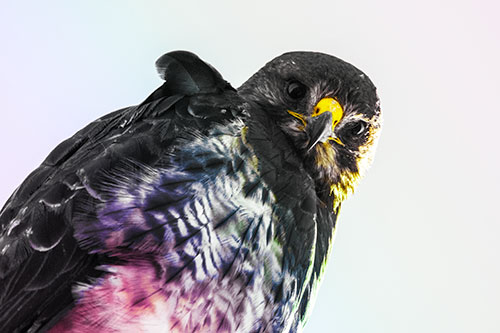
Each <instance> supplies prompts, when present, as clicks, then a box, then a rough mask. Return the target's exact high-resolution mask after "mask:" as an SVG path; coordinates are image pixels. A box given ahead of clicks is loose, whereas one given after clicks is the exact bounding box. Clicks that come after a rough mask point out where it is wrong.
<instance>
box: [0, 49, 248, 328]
mask: <svg viewBox="0 0 500 333" xmlns="http://www.w3.org/2000/svg"><path fill="white" fill-rule="evenodd" d="M157 67H158V70H159V72H160V75H161V76H162V77H163V78H164V79H166V82H165V83H164V84H163V85H162V86H161V87H160V88H159V89H158V90H156V91H155V92H154V93H153V94H152V95H151V96H149V97H148V98H147V99H146V100H145V101H144V102H143V103H141V104H140V105H138V106H134V107H129V108H125V109H121V110H118V111H115V112H113V113H110V114H108V115H106V116H104V117H102V118H100V119H98V120H96V121H94V122H93V123H91V124H89V125H88V126H86V127H85V128H83V129H82V130H80V131H79V132H77V133H76V134H75V135H74V136H73V137H71V138H69V139H67V140H66V141H64V142H62V143H61V144H60V145H58V146H57V147H56V148H55V149H54V150H53V151H52V152H51V153H50V154H49V156H48V157H47V158H46V159H45V161H43V163H42V164H41V165H40V167H38V168H37V169H36V170H35V171H33V172H32V173H31V174H30V175H29V176H28V177H27V179H26V180H25V181H24V182H23V183H22V184H21V186H20V187H19V188H18V189H17V190H16V191H15V192H14V194H13V195H12V196H11V197H10V198H9V200H8V201H7V203H6V204H5V206H4V207H3V208H2V210H1V211H0V254H1V257H0V328H1V330H2V331H12V330H15V329H18V330H24V329H27V328H29V327H31V328H32V329H33V328H35V329H36V327H41V326H42V325H44V324H46V323H47V322H49V321H50V320H53V321H54V320H56V319H57V318H58V317H60V316H61V315H62V313H63V312H64V310H65V309H67V308H68V307H70V306H71V304H72V302H73V297H72V294H71V289H72V287H73V286H74V284H75V282H76V281H78V282H80V283H88V282H91V281H92V279H93V278H96V277H99V276H101V275H102V274H104V272H103V271H102V270H100V269H99V266H100V265H104V264H107V263H109V262H113V261H116V260H117V259H116V258H114V257H113V256H112V255H110V254H112V253H113V252H114V253H115V254H116V251H115V250H116V249H117V248H123V247H126V246H127V245H130V246H131V247H132V248H134V244H139V243H140V240H139V238H140V236H139V234H141V232H143V231H144V228H143V229H141V228H140V226H139V227H138V228H135V229H134V228H130V230H123V235H122V236H123V237H124V238H123V239H122V240H121V243H120V242H116V243H113V242H112V241H109V240H106V239H105V237H106V236H105V235H106V232H105V231H102V232H101V231H99V232H97V229H96V226H99V227H101V228H103V224H105V223H108V222H109V221H111V220H112V219H115V218H118V215H117V214H119V212H118V211H119V209H118V210H114V211H113V208H111V206H110V205H108V204H112V205H115V204H116V200H118V201H120V204H124V203H125V201H126V196H127V195H132V196H134V197H135V196H140V195H141V193H140V191H142V190H143V189H142V188H141V187H140V186H142V185H140V181H139V180H149V179H146V178H145V177H149V176H151V172H152V170H155V169H156V168H161V167H162V165H163V163H168V161H166V160H165V156H169V154H170V153H171V152H172V150H173V149H175V148H173V147H174V146H175V144H174V142H178V141H179V140H180V141H182V140H183V135H185V134H186V133H188V134H190V133H198V135H201V134H203V133H205V132H206V131H208V130H209V129H210V128H211V127H213V125H214V124H220V123H224V122H227V121H228V120H231V119H234V115H235V114H237V113H239V112H240V109H239V108H238V107H237V106H236V105H237V95H236V93H235V92H234V89H232V88H231V87H230V86H229V84H228V83H227V82H226V81H224V80H223V79H222V77H221V76H220V74H219V73H218V72H217V71H215V70H214V69H213V68H212V67H210V66H209V65H207V64H206V63H204V62H202V61H201V60H200V59H198V58H197V57H196V56H195V55H193V54H190V53H187V52H172V53H169V54H167V55H165V56H163V57H162V58H160V59H159V61H158V62H157ZM186 141H187V139H186ZM165 167H166V168H168V166H165ZM127 170H128V171H130V173H129V174H127V175H128V176H129V177H128V178H125V177H121V176H123V175H124V174H126V171H127ZM172 172H173V173H170V174H169V175H168V176H166V177H163V178H161V179H162V181H161V184H159V185H158V184H157V185H158V186H159V187H160V188H161V189H163V190H164V191H160V192H161V194H154V195H152V196H151V198H149V197H148V198H147V200H146V201H144V203H147V204H148V205H149V206H147V207H142V208H144V209H145V210H148V209H150V208H151V207H153V206H154V205H156V204H158V205H160V204H162V205H164V206H168V205H169V204H173V202H172V200H180V201H182V200H187V198H188V196H187V194H186V193H184V194H183V191H185V190H186V189H185V188H184V187H183V186H184V185H182V184H185V183H188V182H190V181H194V180H195V178H193V176H192V175H189V174H188V173H186V172H184V173H183V171H172ZM134 177H135V179H134ZM141 177H142V178H141ZM124 181H127V182H132V181H137V183H136V184H135V185H137V186H139V187H137V186H136V187H134V184H131V183H129V184H128V185H130V186H129V187H127V189H130V190H136V191H139V192H137V193H128V194H125V193H124V192H123V191H124V189H123V187H124V186H123V184H122V183H120V182H124ZM120 186H122V188H121V190H123V191H122V192H121V193H122V194H123V195H122V196H120V195H119V194H118V195H116V196H113V193H114V192H113V191H115V190H120ZM169 186H170V187H169ZM160 188H157V190H160ZM117 198H118V199H117ZM155 200H159V201H160V202H161V201H162V200H165V202H162V203H155ZM180 201H178V202H180ZM124 207H125V206H124ZM127 207H128V206H127ZM122 208H123V207H122ZM122 211H123V214H126V213H125V212H127V211H129V209H128V208H124V209H122ZM123 218H124V219H126V217H123ZM116 221H118V220H116ZM143 222H145V223H149V222H150V221H149V220H148V221H143ZM135 225H138V223H136V224H135ZM111 227H112V228H113V227H118V226H114V225H113V226H111ZM109 230H110V229H109ZM154 230H156V229H154V226H153V227H152V228H151V229H150V230H149V231H151V233H150V234H154V233H153V231H154ZM104 240H106V241H104ZM114 240H116V239H114ZM127 242H130V243H127ZM141 244H142V245H141V246H144V244H143V243H141ZM135 248H136V249H138V248H139V246H137V247H135Z"/></svg>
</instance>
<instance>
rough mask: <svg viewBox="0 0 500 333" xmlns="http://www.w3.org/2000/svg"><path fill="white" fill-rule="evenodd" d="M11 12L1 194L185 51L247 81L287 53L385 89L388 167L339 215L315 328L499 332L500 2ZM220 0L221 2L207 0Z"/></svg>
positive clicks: (1, 89)
mask: <svg viewBox="0 0 500 333" xmlns="http://www.w3.org/2000/svg"><path fill="white" fill-rule="evenodd" d="M182 3H183V4H181V1H175V2H173V1H97V0H96V1H80V2H76V1H71V2H70V1H43V2H42V1H30V2H27V1H20V0H17V1H6V0H2V1H1V3H0V45H1V46H0V98H1V103H2V104H1V107H0V112H1V117H0V156H1V157H0V158H1V161H2V163H1V164H0V171H1V172H0V184H1V186H0V202H1V203H3V202H4V201H5V200H7V198H8V196H9V195H10V193H11V192H12V191H13V190H14V189H15V188H16V186H17V185H19V183H20V182H21V181H22V180H23V179H24V178H25V177H26V176H27V175H28V173H29V172H30V171H31V170H32V169H34V168H35V167H36V166H37V165H38V164H39V163H40V162H41V161H42V160H43V159H44V157H45V156H46V155H47V154H48V153H49V151H50V150H51V149H52V148H53V147H55V145H56V144H57V143H59V142H60V141H62V140H63V139H65V138H66V137H68V136H71V135H72V134H73V133H74V132H76V131H77V130H78V129H80V128H82V127H83V126H84V125H86V124H87V123H89V122H90V121H92V120H94V119H96V118H98V117H100V116H101V115H103V114H105V113H108V112H110V111H112V110H115V109H117V108H121V107H124V106H128V105H132V104H137V103H139V102H141V101H142V100H143V99H144V98H145V97H146V96H147V95H148V94H149V93H150V92H151V91H153V90H154V89H155V88H156V87H157V86H158V85H160V84H161V81H160V79H159V78H158V77H157V75H156V71H155V68H154V61H155V60H156V59H157V58H158V57H159V56H160V55H162V54H163V53H164V52H166V51H170V50H174V49H187V50H191V51H194V52H196V53H197V54H199V55H200V56H201V57H202V58H203V59H205V60H206V61H208V62H210V63H211V64H212V65H214V66H215V67H216V68H217V69H218V70H219V71H220V72H221V73H222V74H223V75H224V76H225V78H226V79H227V80H229V81H230V82H232V84H233V85H234V86H239V85H240V84H241V83H242V82H243V81H244V80H245V79H247V78H248V77H249V76H250V75H251V74H252V73H254V72H255V71H256V70H257V69H258V68H260V67H261V66H262V65H263V64H264V63H265V62H267V61H268V60H270V59H271V58H273V57H274V56H277V55H279V54H281V53H283V52H285V51H290V50H317V51H322V52H326V53H331V54H334V55H337V56H339V57H341V58H343V59H345V60H348V61H349V62H351V63H353V64H355V65H356V66H357V67H359V68H361V69H362V70H363V71H364V72H365V73H367V74H368V75H369V76H370V77H371V78H372V80H373V81H374V82H375V84H376V85H377V86H378V88H379V95H380V98H381V101H382V109H383V112H384V118H385V123H384V130H383V133H382V137H381V140H380V144H379V150H378V155H377V158H376V159H375V163H374V165H373V167H372V169H371V171H370V172H369V173H368V177H367V178H366V179H365V180H364V181H363V183H362V184H361V186H360V188H359V190H358V191H357V194H356V195H355V196H354V197H353V198H351V199H350V200H349V201H348V202H347V203H346V204H345V205H344V207H343V209H342V213H341V216H340V224H339V230H338V233H337V238H336V244H335V250H334V254H333V258H332V260H331V261H330V263H329V266H328V270H327V273H326V279H325V282H324V284H323V286H322V288H321V290H320V295H319V298H318V301H317V304H316V307H315V309H314V311H313V315H312V318H311V320H310V322H309V324H308V325H307V326H306V330H305V331H306V332H341V333H349V332H370V333H376V332H380V333H388V332H390V333H400V332H427V333H430V332H500V287H499V283H500V266H499V253H500V243H499V239H500V235H499V234H500V225H499V222H500V218H499V215H498V212H497V210H498V209H497V208H498V206H499V205H500V202H499V200H498V199H499V197H500V190H499V188H500V177H499V172H498V171H499V169H500V149H499V145H498V143H497V142H498V140H499V130H498V123H499V121H500V115H499V111H500V110H499V107H498V96H499V93H500V84H499V78H500V76H499V74H500V66H499V59H500V38H499V37H500V23H499V22H500V21H499V19H498V17H499V13H500V5H499V4H498V3H495V2H494V1H481V0H479V1H477V0H476V1H460V0H458V1H430V0H422V1H419V2H417V3H415V4H405V3H403V1H398V0H386V1H377V2H375V1H352V0H351V1H344V2H343V3H341V2H338V1H328V2H327V1H297V2H294V1H281V2H270V1H269V2H268V1H252V2H250V1H247V2H243V1H206V2H202V1H199V2H196V1H184V2H182ZM209 3H210V4H209Z"/></svg>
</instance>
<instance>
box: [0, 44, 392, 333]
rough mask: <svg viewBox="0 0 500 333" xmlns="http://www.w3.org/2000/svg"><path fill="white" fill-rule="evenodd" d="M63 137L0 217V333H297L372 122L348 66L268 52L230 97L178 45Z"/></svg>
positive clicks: (365, 159)
mask: <svg viewBox="0 0 500 333" xmlns="http://www.w3.org/2000/svg"><path fill="white" fill-rule="evenodd" d="M156 68H157V71H158V73H159V75H160V77H161V78H162V80H163V83H162V85H161V86H160V87H159V88H158V89H156V90H155V91H154V92H153V93H151V94H150V95H149V97H147V98H146V99H145V100H144V101H143V102H141V103H140V104H138V105H136V106H131V107H126V108H123V109H120V110H117V111H114V112H112V113H109V114H107V115H105V116H103V117H101V118H99V119H97V120H95V121H94V122H92V123H90V124H89V125H87V126H86V127H84V128H83V129H81V130H80V131H78V132H77V133H76V134H74V135H73V136H72V137H70V138H69V139H67V140H65V141H63V142H62V143H60V144H59V145H58V146H57V147H56V148H55V149H54V150H53V151H52V152H51V153H50V154H49V155H48V156H47V158H46V159H45V160H44V161H43V162H42V163H41V165H40V166H39V167H38V168H37V169H35V170H34V171H33V172H32V173H31V174H30V175H29V176H28V177H27V178H26V179H25V180H24V182H23V183H22V184H21V185H20V186H19V187H18V188H17V189H16V190H15V191H14V193H13V194H12V195H11V197H10V198H9V199H8V200H7V202H6V203H5V205H4V206H3V208H2V210H1V211H0V331H1V332H132V331H137V332H300V331H302V330H303V327H304V325H305V323H306V321H307V318H308V317H309V315H310V313H311V309H312V307H313V304H314V300H315V297H316V295H317V292H318V288H319V285H320V283H321V281H322V278H323V275H324V269H325V265H326V263H327V261H328V258H329V255H330V253H331V250H332V244H333V243H332V242H333V238H334V234H335V230H336V223H337V217H338V214H339V210H340V207H341V204H342V202H343V201H344V200H345V199H346V198H347V197H348V196H350V194H351V193H353V191H354V189H355V187H356V186H357V184H358V183H359V180H360V179H361V178H362V176H363V175H364V174H365V172H366V170H367V168H368V167H369V166H370V164H371V163H372V160H373V157H374V153H375V148H376V145H377V141H378V138H379V134H380V129H381V127H382V126H381V124H382V118H381V108H380V102H379V98H378V95H377V90H376V88H375V86H374V84H373V83H372V81H371V80H370V79H369V78H368V76H367V75H365V74H364V73H363V72H362V71H361V70H359V69H357V68H356V67H355V66H353V65H351V64H349V63H347V62H345V61H343V60H341V59H339V58H337V57H335V56H332V55H328V54H325V53H320V52H310V51H293V52H288V53H285V54H283V55H281V56H278V57H276V58H274V59H273V60H271V61H269V62H268V63H267V64H265V65H264V66H263V67H262V68H261V69H260V70H258V71H257V72H256V73H255V74H254V75H253V76H251V77H250V78H249V79H248V80H247V81H246V82H245V83H243V84H242V85H241V86H240V87H239V88H238V89H235V88H233V87H232V86H231V84H230V83H228V82H227V81H226V80H225V79H224V78H223V77H222V75H221V74H220V73H219V72H218V71H217V70H216V69H215V68H214V67H212V66H211V65H210V64H208V63H207V62H205V61H203V60H202V59H200V58H199V57H198V56H197V55H195V54H194V53H191V52H189V51H172V52H169V53H166V54H164V55H163V56H161V57H160V58H159V59H158V60H157V62H156Z"/></svg>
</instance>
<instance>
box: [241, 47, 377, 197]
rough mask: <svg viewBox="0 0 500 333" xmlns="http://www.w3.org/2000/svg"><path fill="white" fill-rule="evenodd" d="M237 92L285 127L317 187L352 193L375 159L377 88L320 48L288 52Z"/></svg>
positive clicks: (333, 193) (340, 193)
mask: <svg viewBox="0 0 500 333" xmlns="http://www.w3.org/2000/svg"><path fill="white" fill-rule="evenodd" d="M238 93H239V94H240V95H241V96H243V97H244V98H245V99H246V100H248V101H249V103H254V104H257V105H258V109H260V110H264V112H265V113H266V115H267V116H269V117H270V118H272V119H273V121H274V122H275V123H276V124H277V125H278V126H279V128H280V129H281V130H282V131H283V133H284V134H285V136H286V137H287V138H288V139H289V141H290V142H291V145H292V147H294V149H295V150H296V152H297V154H299V156H300V157H301V158H302V159H303V161H304V166H305V168H306V170H307V171H308V172H309V173H310V175H311V176H312V177H313V179H315V181H316V184H317V192H318V193H322V194H325V195H328V196H333V197H334V204H335V203H339V202H341V201H342V200H344V199H345V198H346V197H347V195H349V194H350V193H351V192H352V191H353V189H354V187H355V185H356V184H357V183H358V181H359V179H360V178H361V176H362V175H363V173H364V171H365V169H366V168H367V167H368V166H369V165H370V164H371V161H372V158H373V154H374V150H375V146H376V143H377V138H378V135H379V132H380V128H381V116H380V106H379V100H378V97H377V94H376V88H375V86H374V85H373V83H372V82H371V81H370V79H369V78H368V77H367V76H366V75H365V74H364V73H363V72H361V71H360V70H359V69H357V68H356V67H354V66H352V65H351V64H349V63H346V62H344V61H342V60H340V59H338V58H336V57H333V56H330V55H327V54H322V53H315V52H290V53H285V54H283V55H281V56H279V57H277V58H275V59H273V60H272V61H270V62H269V63H267V64H266V65H265V66H264V67H263V68H262V69H260V70H259V71H258V72H257V73H256V74H255V75H254V76H252V77H251V78H250V79H249V80H248V81H247V82H245V83H244V84H243V85H242V86H241V87H240V88H239V89H238Z"/></svg>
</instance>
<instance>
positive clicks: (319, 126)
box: [306, 97, 344, 151]
mask: <svg viewBox="0 0 500 333" xmlns="http://www.w3.org/2000/svg"><path fill="white" fill-rule="evenodd" d="M343 115H344V111H343V110H342V106H340V104H339V102H337V101H336V100H335V99H333V98H331V97H326V98H323V99H322V100H320V101H319V102H318V104H316V106H315V107H314V111H313V114H312V115H311V117H310V118H309V119H308V120H307V126H306V132H307V135H308V136H309V143H308V144H307V148H306V149H307V151H309V150H311V149H312V148H313V147H314V146H315V145H316V144H317V143H318V142H326V141H329V140H332V141H335V142H336V143H338V144H339V145H342V146H343V145H344V144H343V143H342V141H340V139H339V138H337V136H336V135H335V132H334V130H335V126H337V124H338V123H339V122H340V120H341V119H342V116H343Z"/></svg>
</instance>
